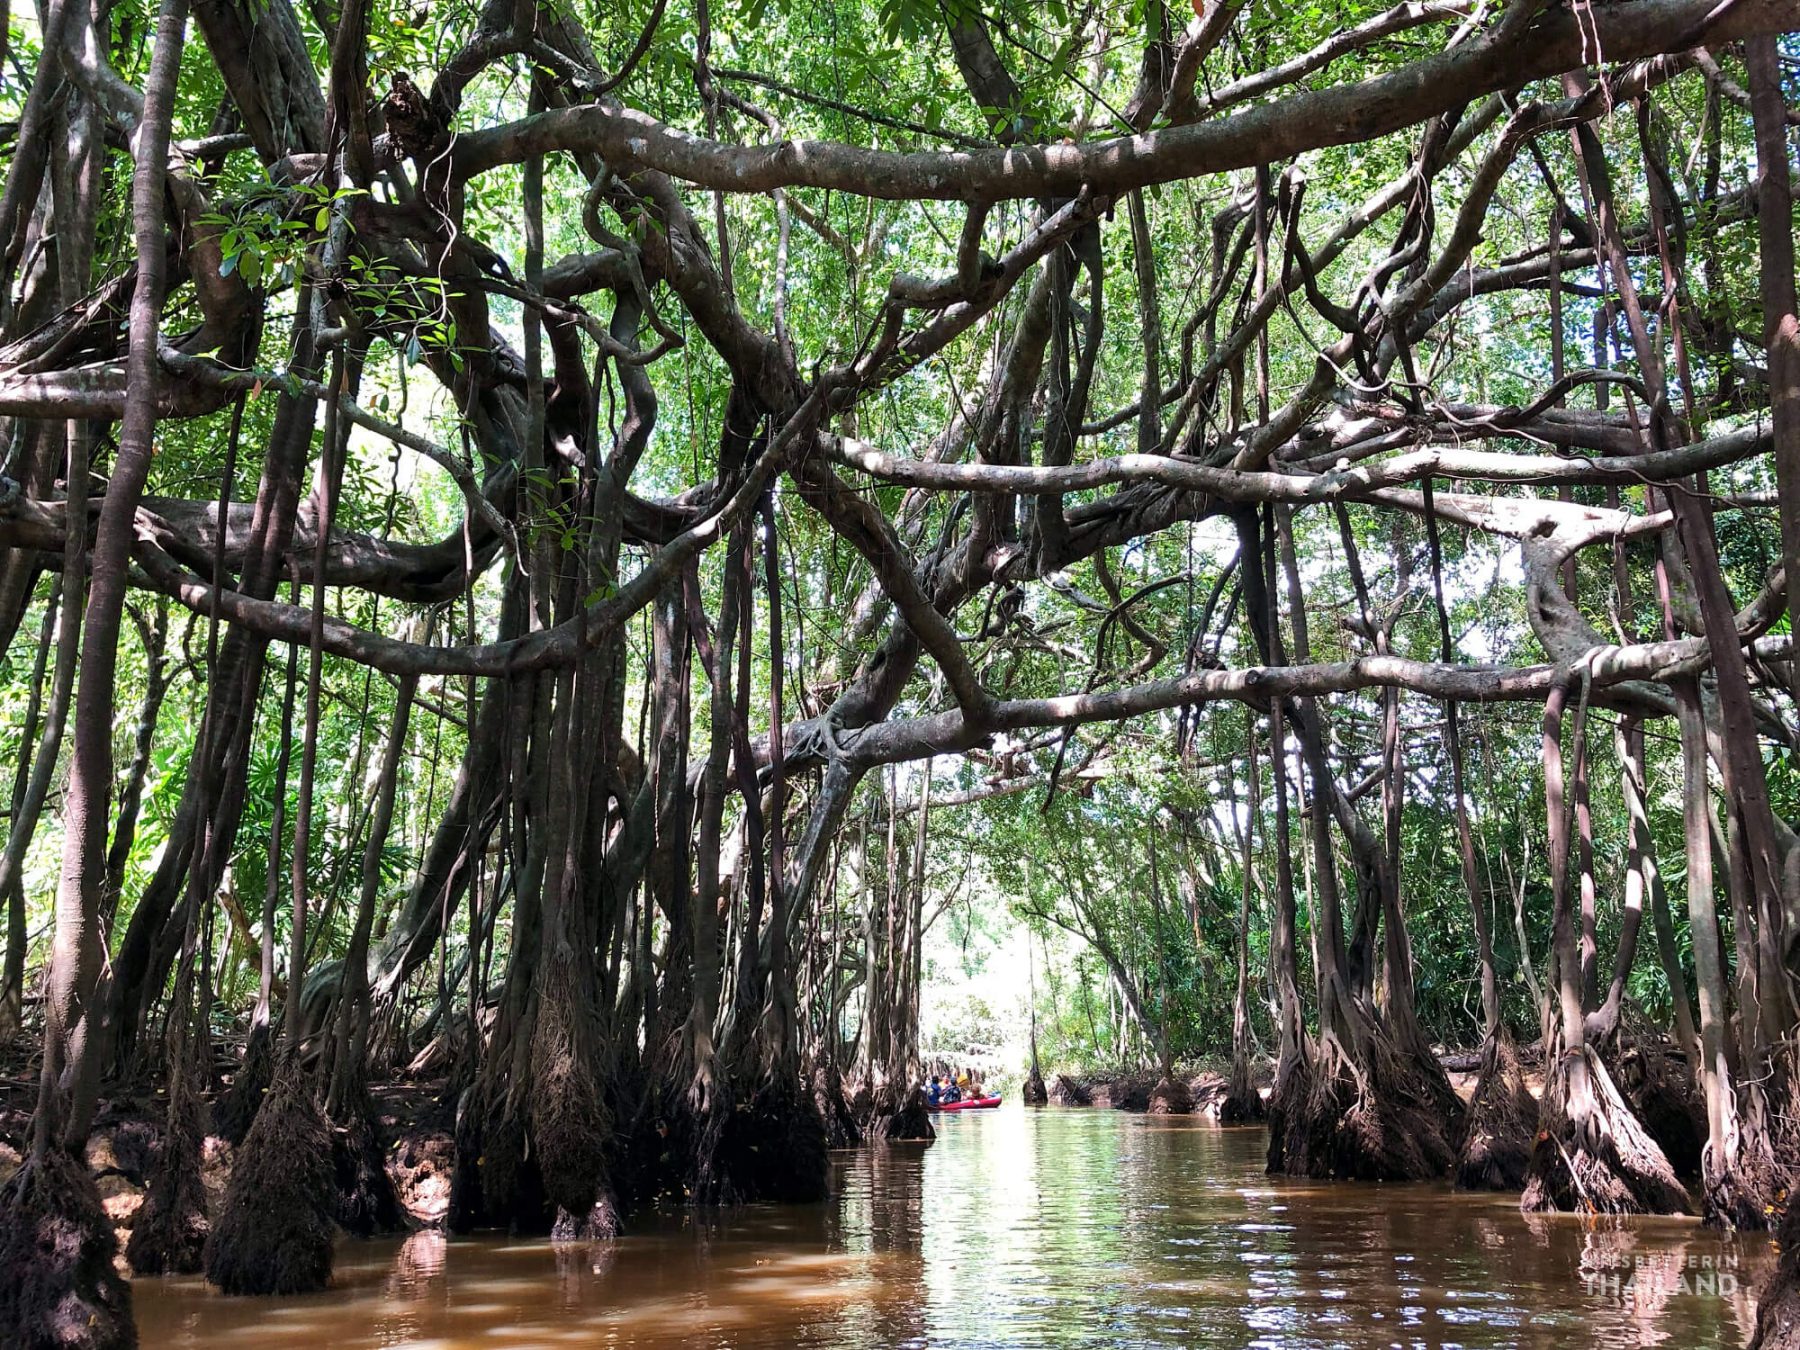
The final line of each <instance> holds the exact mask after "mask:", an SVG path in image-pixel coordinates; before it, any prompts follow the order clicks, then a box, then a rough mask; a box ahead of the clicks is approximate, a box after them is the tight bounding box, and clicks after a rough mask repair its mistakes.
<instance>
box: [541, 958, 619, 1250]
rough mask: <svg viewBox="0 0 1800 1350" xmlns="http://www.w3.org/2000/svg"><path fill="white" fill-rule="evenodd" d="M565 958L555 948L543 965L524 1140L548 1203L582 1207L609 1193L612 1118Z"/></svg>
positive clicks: (572, 1209) (581, 1210) (580, 1210)
mask: <svg viewBox="0 0 1800 1350" xmlns="http://www.w3.org/2000/svg"><path fill="white" fill-rule="evenodd" d="M573 966H574V963H573V961H572V959H571V958H570V957H569V956H568V955H567V954H566V953H559V954H557V955H554V956H552V957H551V958H550V962H549V965H548V966H547V967H546V969H545V971H544V986H543V989H542V992H541V994H540V997H539V1003H538V1015H537V1027H536V1031H535V1033H534V1035H533V1038H532V1043H531V1061H532V1067H531V1142H532V1144H533V1145H534V1147H535V1151H536V1157H537V1168H538V1174H539V1175H540V1176H541V1177H542V1178H543V1184H544V1194H545V1196H546V1198H547V1199H548V1200H549V1202H550V1204H551V1205H553V1206H554V1207H556V1208H558V1209H561V1210H564V1211H566V1212H567V1213H569V1214H580V1215H586V1214H587V1213H588V1212H589V1211H591V1210H592V1209H593V1208H594V1207H595V1205H596V1203H598V1202H599V1201H600V1200H601V1199H602V1197H605V1198H606V1199H607V1201H608V1202H609V1203H610V1200H611V1182H610V1180H609V1178H608V1175H607V1166H606V1162H607V1158H606V1154H607V1147H608V1144H609V1142H610V1140H611V1137H612V1120H611V1117H610V1114H609V1113H608V1111H607V1109H606V1103H605V1100H604V1099H603V1097H602V1096H601V1092H600V1078H599V1075H598V1074H597V1073H596V1072H595V1070H594V1055H593V1037H592V1036H591V1035H589V1034H588V1030H587V1027H586V1025H585V1023H584V1021H583V1018H584V1017H585V1012H584V1011H583V1007H582V1005H581V1004H580V1002H578V990H577V987H576V985H577V982H576V980H575V976H574V968H573Z"/></svg>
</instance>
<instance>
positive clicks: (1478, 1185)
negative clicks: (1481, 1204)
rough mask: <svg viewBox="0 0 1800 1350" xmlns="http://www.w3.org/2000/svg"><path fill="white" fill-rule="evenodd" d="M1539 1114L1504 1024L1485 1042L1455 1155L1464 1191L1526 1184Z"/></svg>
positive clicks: (1517, 1187) (1516, 1187)
mask: <svg viewBox="0 0 1800 1350" xmlns="http://www.w3.org/2000/svg"><path fill="white" fill-rule="evenodd" d="M1537 1118H1538V1104H1537V1101H1536V1100H1535V1099H1534V1098H1533V1097H1532V1095H1531V1090H1530V1089H1529V1088H1527V1087H1526V1086H1525V1071H1524V1070H1523V1069H1521V1068H1520V1067H1519V1052H1518V1048H1517V1047H1516V1046H1514V1044H1513V1039H1512V1035H1511V1033H1510V1032H1508V1031H1506V1030H1504V1029H1502V1030H1500V1031H1499V1032H1497V1033H1495V1034H1493V1035H1490V1036H1489V1037H1488V1038H1487V1041H1486V1043H1485V1044H1483V1046H1482V1047H1481V1069H1480V1072H1479V1073H1478V1074H1477V1076H1476V1079H1475V1095H1474V1097H1473V1098H1472V1099H1471V1100H1470V1102H1469V1114H1468V1123H1467V1127H1466V1128H1465V1130H1464V1131H1463V1141H1462V1148H1461V1149H1460V1150H1459V1151H1458V1153H1457V1157H1456V1184H1457V1186H1458V1187H1459V1188H1460V1189H1462V1190H1465V1191H1517V1190H1522V1189H1524V1186H1525V1174H1526V1172H1527V1170H1528V1169H1529V1168H1530V1166H1531V1141H1532V1135H1533V1134H1534V1133H1535V1132H1536V1130H1537Z"/></svg>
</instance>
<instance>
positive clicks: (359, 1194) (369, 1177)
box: [331, 1084, 407, 1237]
mask: <svg viewBox="0 0 1800 1350" xmlns="http://www.w3.org/2000/svg"><path fill="white" fill-rule="evenodd" d="M347 1096H348V1101H346V1102H345V1103H344V1104H343V1105H342V1106H341V1107H340V1108H339V1110H338V1119H337V1120H336V1121H335V1122H333V1128H332V1131H331V1166H332V1173H333V1175H334V1176H335V1177H336V1179H337V1201H338V1202H337V1221H338V1223H339V1224H341V1225H342V1226H343V1228H344V1230H345V1231H346V1232H349V1233H354V1234H355V1235H356V1236H357V1237H370V1236H373V1235H374V1234H376V1233H398V1232H400V1231H402V1230H403V1229H405V1228H406V1227H407V1223H406V1214H405V1212H404V1210H403V1209H402V1208H401V1205H400V1197H399V1196H398V1195H397V1194H396V1193H395V1191H394V1183H393V1180H392V1178H390V1177H389V1176H388V1172H387V1150H386V1149H385V1148H384V1147H383V1146H382V1139H381V1131H380V1129H379V1126H378V1123H377V1119H376V1113H375V1103H374V1101H373V1100H372V1099H371V1098H370V1096H369V1091H368V1088H367V1087H366V1086H363V1085H361V1084H358V1085H357V1087H356V1088H354V1089H353V1090H352V1091H351V1092H349V1093H348V1094H347Z"/></svg>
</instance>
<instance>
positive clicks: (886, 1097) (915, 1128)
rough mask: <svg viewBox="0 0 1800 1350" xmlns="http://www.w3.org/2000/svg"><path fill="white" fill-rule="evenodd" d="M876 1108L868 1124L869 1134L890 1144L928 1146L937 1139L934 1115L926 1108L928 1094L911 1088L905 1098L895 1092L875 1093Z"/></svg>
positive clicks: (916, 1088) (919, 1089)
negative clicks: (924, 1144)
mask: <svg viewBox="0 0 1800 1350" xmlns="http://www.w3.org/2000/svg"><path fill="white" fill-rule="evenodd" d="M874 1100H875V1101H876V1103H877V1106H876V1109H875V1111H874V1114H873V1116H872V1117H871V1119H870V1122H869V1133H870V1134H872V1135H874V1136H875V1137H876V1138H877V1139H885V1140H887V1141H888V1142H889V1143H907V1142H911V1143H929V1142H930V1141H931V1140H933V1139H936V1138H937V1127H936V1126H935V1125H933V1124H932V1123H931V1112H930V1111H928V1110H927V1109H926V1107H925V1093H924V1091H923V1089H921V1088H918V1087H916V1086H915V1087H913V1088H911V1089H910V1090H909V1091H908V1092H907V1093H906V1095H905V1096H904V1097H898V1098H896V1094H894V1093H892V1092H885V1093H876V1094H875V1098H874Z"/></svg>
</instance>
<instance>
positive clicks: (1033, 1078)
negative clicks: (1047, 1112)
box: [1019, 1064, 1050, 1106]
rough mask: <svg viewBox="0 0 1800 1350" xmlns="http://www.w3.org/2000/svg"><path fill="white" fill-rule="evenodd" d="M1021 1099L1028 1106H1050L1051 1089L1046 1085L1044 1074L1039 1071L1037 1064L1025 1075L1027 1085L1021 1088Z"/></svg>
mask: <svg viewBox="0 0 1800 1350" xmlns="http://www.w3.org/2000/svg"><path fill="white" fill-rule="evenodd" d="M1019 1100H1020V1101H1022V1102H1024V1103H1025V1105H1027V1106H1048V1105H1049V1104H1050V1091H1049V1089H1048V1088H1046V1087H1045V1086H1044V1075H1043V1074H1041V1073H1039V1072H1038V1069H1037V1065H1035V1064H1033V1065H1032V1066H1031V1072H1030V1073H1029V1074H1027V1075H1026V1077H1025V1086H1024V1087H1022V1088H1020V1089H1019Z"/></svg>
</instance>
